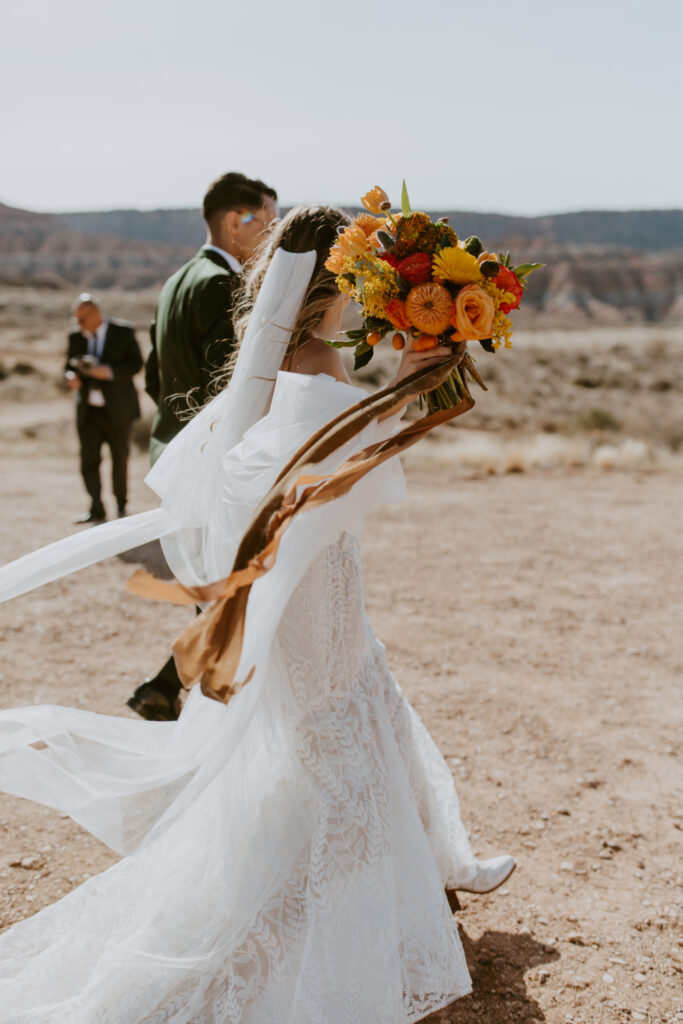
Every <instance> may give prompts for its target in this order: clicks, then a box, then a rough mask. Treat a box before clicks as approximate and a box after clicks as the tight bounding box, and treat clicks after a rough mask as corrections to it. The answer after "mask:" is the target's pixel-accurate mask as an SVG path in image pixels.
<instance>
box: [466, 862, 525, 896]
mask: <svg viewBox="0 0 683 1024" xmlns="http://www.w3.org/2000/svg"><path fill="white" fill-rule="evenodd" d="M476 865H477V873H476V875H475V876H474V878H473V879H472V881H471V882H470V884H469V885H459V886H458V889H459V891H460V892H478V893H484V892H493V890H494V889H497V888H498V886H499V885H502V884H503V882H505V881H507V879H508V878H509V877H510V875H511V874H512V872H513V871H514V870H515V867H516V864H515V858H514V857H510V856H509V854H507V853H504V854H502V855H501V856H500V857H490V858H489V860H478V861H476Z"/></svg>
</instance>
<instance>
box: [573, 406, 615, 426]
mask: <svg viewBox="0 0 683 1024" xmlns="http://www.w3.org/2000/svg"><path fill="white" fill-rule="evenodd" d="M579 423H580V425H581V427H582V428H583V429H584V430H620V429H621V423H620V422H619V420H618V419H617V418H616V416H613V415H612V413H611V412H610V411H609V409H586V410H585V411H584V412H582V413H581V415H580V416H579Z"/></svg>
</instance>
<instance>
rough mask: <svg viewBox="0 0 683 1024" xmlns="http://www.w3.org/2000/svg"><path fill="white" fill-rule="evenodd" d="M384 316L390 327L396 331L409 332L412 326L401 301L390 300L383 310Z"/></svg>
mask: <svg viewBox="0 0 683 1024" xmlns="http://www.w3.org/2000/svg"><path fill="white" fill-rule="evenodd" d="M384 315H385V316H386V318H387V320H388V321H389V323H390V324H391V325H392V327H395V328H396V330H398V331H409V330H410V328H411V326H412V325H411V323H410V320H409V318H408V314H407V313H406V307H405V305H404V303H403V299H391V300H390V301H389V302H387V304H386V306H385V308H384Z"/></svg>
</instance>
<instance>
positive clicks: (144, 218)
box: [59, 209, 683, 252]
mask: <svg viewBox="0 0 683 1024" xmlns="http://www.w3.org/2000/svg"><path fill="white" fill-rule="evenodd" d="M349 212H353V213H355V212H358V211H357V209H356V210H353V211H352V210H350V211H349ZM434 215H435V216H438V217H444V216H445V217H449V218H450V222H451V224H452V225H453V227H454V228H455V229H456V231H457V232H458V233H459V234H460V235H464V236H467V235H473V234H477V235H480V236H481V237H482V238H483V239H486V241H487V244H491V245H500V246H502V245H504V244H506V245H508V246H509V247H510V248H519V247H520V246H528V245H529V243H532V244H536V245H543V246H547V245H553V244H559V245H580V246H586V245H590V246H593V245H601V246H602V245H607V246H619V247H626V248H629V249H634V250H635V251H637V252H642V251H643V250H644V251H649V252H661V251H662V250H665V249H676V248H683V210H627V211H618V210H616V211H615V210H588V211H585V212H580V213H556V214H549V215H547V216H543V217H513V216H508V215H505V214H499V213H472V211H463V210H439V211H436V212H435V214H434ZM59 219H60V220H61V221H62V223H64V224H65V225H67V226H68V227H70V228H74V229H75V230H77V231H83V232H85V233H87V234H95V235H102V234H104V235H117V236H120V237H121V238H130V239H137V240H138V241H143V242H167V243H177V242H182V243H186V244H187V245H194V246H198V245H200V244H201V242H202V240H203V238H204V234H205V229H204V223H203V221H202V218H201V214H200V212H199V210H106V211H101V212H100V211H98V212H94V213H63V214H59Z"/></svg>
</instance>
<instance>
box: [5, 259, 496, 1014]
mask: <svg viewBox="0 0 683 1024" xmlns="http://www.w3.org/2000/svg"><path fill="white" fill-rule="evenodd" d="M314 260H315V256H314V254H304V255H303V256H292V255H291V254H288V253H282V252H280V251H278V253H277V254H276V256H275V257H274V259H273V262H272V264H271V268H270V270H269V272H268V274H267V275H266V279H265V281H264V285H263V287H262V289H261V292H260V293H259V298H258V301H257V304H256V306H255V308H254V312H253V314H252V317H251V320H250V324H249V330H248V331H247V335H246V336H245V340H244V343H243V346H242V350H241V352H240V356H239V359H238V362H237V367H236V370H235V374H234V376H233V379H232V382H231V384H230V387H229V388H228V389H226V391H224V392H222V393H221V395H219V396H218V397H217V398H216V399H214V400H213V402H211V403H209V405H208V406H207V407H206V408H205V409H204V410H203V411H202V412H200V413H199V414H198V416H197V417H195V419H194V420H192V421H191V422H190V423H189V424H188V425H187V426H186V427H185V428H184V429H183V430H182V431H181V433H180V434H179V435H178V437H177V438H176V439H175V440H174V442H172V444H171V445H169V448H168V450H167V452H166V453H165V454H164V455H163V456H162V458H161V459H160V460H159V462H158V463H157V465H156V466H155V467H154V469H153V470H152V472H151V473H150V475H149V477H148V481H149V483H150V485H151V486H152V487H153V488H154V489H155V490H156V491H157V492H158V493H159V495H160V497H161V499H162V504H161V508H160V509H159V510H156V511H154V512H150V513H143V514H142V516H135V517H131V519H130V520H123V521H122V523H121V524H119V523H116V524H107V525H106V526H104V527H99V528H96V529H93V530H91V531H89V532H88V533H87V534H79V535H78V536H76V537H72V538H68V540H67V541H66V542H59V543H58V544H57V545H51V546H50V547H49V548H47V549H43V551H42V552H35V553H33V554H32V555H29V556H26V558H25V559H20V560H19V561H18V562H16V563H11V564H10V565H9V566H8V567H6V568H5V569H3V570H0V594H3V595H4V596H9V595H11V594H13V593H21V592H24V591H25V590H28V589H31V587H33V586H37V585H40V583H41V582H47V581H48V580H50V579H55V578H57V577H58V576H59V575H63V574H64V573H65V572H69V571H74V569H76V568H78V567H80V566H81V565H85V564H91V563H92V562H93V561H96V560H97V559H98V558H102V557H107V556H108V555H110V554H113V553H116V551H117V550H118V551H120V550H124V549H125V547H127V546H133V545H135V544H138V543H141V542H142V541H141V540H140V538H141V537H145V538H146V539H150V538H151V537H152V536H159V537H161V538H162V543H163V545H164V551H165V554H166V557H167V558H168V560H169V563H170V564H171V567H172V569H173V571H174V572H175V573H176V575H177V576H178V578H179V579H181V581H182V582H185V583H197V582H199V583H204V582H208V581H211V580H213V579H217V578H220V577H221V576H225V575H226V574H227V573H228V572H229V570H230V567H231V564H232V559H233V556H234V552H235V550H236V547H237V544H238V542H239V539H240V537H241V536H242V533H243V531H244V529H245V527H246V525H247V524H248V522H249V519H250V517H251V515H252V513H253V510H254V508H255V507H256V505H257V504H258V502H259V501H260V499H261V498H262V496H263V495H264V494H265V493H266V492H267V490H268V488H269V487H270V486H271V484H272V483H273V481H274V480H275V478H276V477H277V474H278V472H279V471H280V469H281V468H282V466H283V465H284V464H285V463H286V462H287V460H288V459H289V458H290V457H291V455H292V454H293V453H294V452H295V451H296V450H297V449H298V448H299V447H300V445H301V444H302V443H303V442H304V441H305V440H306V439H307V438H308V437H309V436H310V435H311V434H312V433H313V432H314V431H315V430H317V429H319V428H320V427H321V426H322V425H323V424H324V423H326V422H327V421H329V420H330V419H331V418H332V417H333V416H334V415H336V414H337V413H339V412H341V411H342V410H344V409H345V408H348V407H349V406H350V405H352V404H353V403H355V402H357V401H358V400H359V398H361V397H363V394H364V393H363V392H361V391H359V389H357V388H354V387H351V386H349V385H347V384H343V383H340V382H339V381H337V380H334V379H333V378H331V377H327V376H326V375H319V376H316V377H308V376H304V375H299V374H292V373H283V372H279V373H278V369H279V366H280V364H281V361H282V358H283V356H284V352H285V350H286V344H287V340H288V337H289V333H290V331H291V327H292V325H293V323H294V322H295V320H296V315H297V311H298V309H299V307H300V304H301V301H302V299H303V296H304V294H305V291H306V288H307V286H308V282H309V279H310V275H311V272H312V267H313V263H314ZM269 403H270V406H269ZM268 406H269V407H268ZM266 410H267V411H266ZM396 427H397V424H396V422H393V421H391V420H387V421H384V422H383V423H381V424H376V423H375V424H371V425H370V426H369V427H368V428H366V430H365V431H363V434H362V435H361V436H360V437H357V438H354V440H353V441H352V442H350V444H349V447H348V448H347V450H345V451H344V452H339V453H337V455H336V456H335V462H337V463H340V462H341V461H343V459H344V458H345V457H346V456H348V455H349V454H351V452H352V451H353V450H359V449H360V448H363V447H365V446H366V445H367V444H369V443H372V442H373V441H375V440H379V439H380V438H381V437H383V436H387V435H388V434H390V433H391V432H392V431H394V430H395V429H396ZM329 468H334V466H330V467H329ZM403 494H404V483H403V477H402V473H401V469H400V465H399V464H398V461H397V460H391V461H389V462H388V463H386V464H385V465H383V466H381V467H379V468H378V469H376V470H374V471H373V472H371V473H370V474H368V476H367V477H366V478H364V479H363V480H361V481H360V482H359V483H358V484H357V485H356V486H355V487H354V488H353V489H352V490H351V492H350V493H349V494H347V495H345V496H344V497H343V498H341V499H338V500H337V501H335V502H332V503H331V504H329V505H327V506H324V507H322V508H318V509H315V510H313V511H311V512H308V513H305V514H304V515H302V516H301V517H300V518H299V519H297V520H295V521H294V522H293V524H292V525H291V527H290V529H289V530H288V531H287V532H286V533H285V535H284V537H283V540H282V543H281V546H280V550H279V553H278V558H277V561H276V564H275V567H274V568H273V569H272V570H271V571H270V572H269V573H268V574H267V575H266V576H264V577H263V578H262V579H261V580H259V581H258V582H257V583H256V584H255V585H254V587H253V589H252V592H251V595H250V599H249V606H248V611H247V622H246V633H245V640H244V648H243V659H242V662H243V664H244V665H246V664H255V665H256V672H255V675H254V677H253V679H252V681H251V682H250V683H249V685H248V686H246V687H245V688H244V689H242V690H241V691H240V692H239V693H238V694H237V696H236V697H234V698H233V700H232V701H231V702H230V703H229V704H228V705H227V706H225V705H222V704H219V703H217V702H215V701H212V700H209V699H207V698H205V697H204V696H203V695H202V694H201V692H200V691H199V690H198V689H195V690H193V691H192V692H191V693H190V695H189V698H188V700H187V701H186V704H185V707H184V709H183V712H182V714H181V717H180V719H179V720H178V722H176V723H153V722H144V721H136V720H131V719H127V718H117V717H110V716H103V715H98V714H95V713H92V712H87V711H81V710H75V709H70V708H65V707H59V706H47V707H29V708H19V709H14V710H7V711H3V712H0V788H2V789H3V790H4V791H5V792H8V793H13V794H15V795H18V796H23V797H28V798H30V799H33V800H38V801H40V802H42V803H44V804H47V805H48V806H51V807H54V808H57V809H59V810H61V811H65V812H67V813H68V814H70V815H71V816H72V817H73V818H74V820H76V821H78V822H80V823H81V824H82V825H83V827H84V828H86V829H88V830H89V831H90V832H91V833H92V834H93V835H95V836H97V837H98V838H99V839H101V840H102V841H103V842H105V843H107V844H108V845H109V846H110V847H111V848H112V849H114V850H116V851H117V852H119V853H120V854H122V855H123V859H122V860H121V861H120V862H119V863H118V864H116V865H115V866H114V867H112V868H110V869H109V870H108V871H106V872H104V873H103V874H102V875H100V876H97V877H96V878H93V879H90V880H89V881H88V882H86V883H85V884H83V885H82V886H80V887H79V888H78V889H76V890H74V891H73V892H72V893H70V894H69V895H68V896H67V897H65V898H64V899H62V900H60V901H59V902H58V903H56V904H54V905H53V906H51V907H48V908H47V909H45V910H43V911H41V912H40V913H38V914H37V915H35V916H34V917H33V918H30V919H28V920H26V921H24V922H21V923H19V924H17V925H15V926H14V927H12V928H11V929H9V930H8V931H7V932H5V933H4V934H3V935H2V936H0V1006H2V1007H3V1021H6V1022H7V1024H29V1022H30V1024H37V1022H39V1024H48V1022H49V1024H53V1022H56V1021H64V1022H69V1024H71V1022H73V1024H93V1022H95V1021H97V1022H98V1024H137V1022H140V1024H142V1022H143V1021H144V1022H145V1024H162V1022H164V1024H190V1022H193V1024H227V1022H229V1024H269V1022H273V1024H275V1022H277V1024H285V1022H286V1024H400V1022H406V1024H407V1022H412V1021H417V1020H420V1019H421V1018H422V1017H424V1016H426V1015H427V1014H428V1013H430V1012H432V1011H433V1010H435V1009H437V1008H438V1007H440V1006H443V1005H445V1004H446V1003H448V1002H450V1001H452V1000H453V999H455V998H457V997H458V996H460V995H463V994H465V993H466V992H468V991H469V989H470V982H469V976H468V973H467V967H466V964H465V960H464V956H463V951H462V947H461V944H460V940H459V937H458V934H457V929H456V927H455V924H454V922H453V919H452V916H451V914H450V911H449V909H448V904H447V901H446V899H445V896H444V891H443V890H444V886H448V887H458V886H459V885H467V884H468V882H469V881H471V879H472V878H473V876H474V873H475V871H476V866H475V862H474V859H473V856H472V853H471V850H470V846H469V842H468V839H467V835H466V832H465V830H464V828H463V825H462V822H461V819H460V813H459V806H458V799H457V795H456V793H455V789H454V786H453V782H452V779H451V775H450V772H449V770H448V768H447V766H446V764H445V763H444V761H443V759H442V757H441V755H440V754H439V752H438V750H437V749H436V747H435V745H434V743H433V742H432V740H431V739H430V737H429V735H428V733H427V731H426V730H425V728H424V726H423V725H422V723H421V721H420V719H419V718H418V716H417V715H416V713H415V712H414V710H413V709H412V708H411V707H410V705H409V704H408V702H407V701H406V700H405V698H404V697H403V695H402V693H401V690H400V688H399V686H398V684H397V683H396V681H395V680H394V678H393V676H392V675H391V673H390V670H389V668H388V665H387V662H386V657H385V651H384V648H383V646H382V645H381V643H380V642H379V641H378V640H377V638H376V637H375V636H374V634H373V632H372V630H371V628H370V625H369V622H368V620H367V617H366V614H365V609H364V603H363V590H362V579H361V569H360V558H359V548H358V542H357V540H356V537H355V535H356V534H358V533H359V532H360V531H361V529H362V523H363V517H364V515H365V513H366V512H367V510H368V509H369V508H370V507H372V506H374V505H375V504H377V503H378V502H386V501H397V500H401V499H402V497H403ZM108 527H117V529H108ZM60 545H61V546H60ZM240 667H242V666H240ZM238 671H239V670H238Z"/></svg>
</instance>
